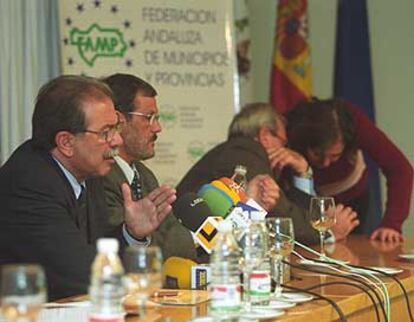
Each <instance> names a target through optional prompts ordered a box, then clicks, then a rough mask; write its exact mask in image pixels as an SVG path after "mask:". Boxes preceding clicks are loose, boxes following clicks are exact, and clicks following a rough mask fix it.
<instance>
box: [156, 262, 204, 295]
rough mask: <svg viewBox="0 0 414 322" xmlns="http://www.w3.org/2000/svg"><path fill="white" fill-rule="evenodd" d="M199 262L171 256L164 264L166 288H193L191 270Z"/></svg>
mask: <svg viewBox="0 0 414 322" xmlns="http://www.w3.org/2000/svg"><path fill="white" fill-rule="evenodd" d="M196 265H197V263H196V262H194V261H192V260H191V259H187V258H182V257H175V256H172V257H169V258H168V259H167V260H166V261H165V262H164V265H163V272H162V274H163V280H164V287H165V288H172V289H177V288H180V289H187V290H189V289H191V270H192V267H193V266H196Z"/></svg>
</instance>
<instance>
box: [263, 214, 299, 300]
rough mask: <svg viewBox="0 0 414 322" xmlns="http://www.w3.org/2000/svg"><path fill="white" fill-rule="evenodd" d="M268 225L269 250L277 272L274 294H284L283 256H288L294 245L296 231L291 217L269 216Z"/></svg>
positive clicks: (274, 269)
mask: <svg viewBox="0 0 414 322" xmlns="http://www.w3.org/2000/svg"><path fill="white" fill-rule="evenodd" d="M266 226H267V229H268V231H269V251H270V258H271V260H272V263H273V271H274V273H275V276H274V278H275V281H276V288H275V294H274V296H275V297H276V298H277V297H280V295H281V294H282V286H281V280H282V278H283V262H282V260H283V258H284V257H286V256H288V255H289V254H290V253H291V252H292V250H293V247H294V243H295V233H294V230H293V222H292V219H291V218H283V217H277V218H267V219H266Z"/></svg>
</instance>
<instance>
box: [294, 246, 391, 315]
mask: <svg viewBox="0 0 414 322" xmlns="http://www.w3.org/2000/svg"><path fill="white" fill-rule="evenodd" d="M294 244H296V245H298V246H299V247H301V248H303V249H305V250H307V251H308V252H310V253H312V254H314V255H316V256H319V257H322V254H320V253H318V252H317V251H315V250H313V249H312V248H310V247H307V246H305V245H303V244H301V243H299V242H298V241H294ZM293 253H294V254H296V255H297V256H298V257H300V258H302V259H305V260H310V261H318V260H314V259H309V258H306V257H304V256H302V255H300V254H299V253H297V252H295V251H293ZM323 258H324V259H326V260H327V261H328V263H329V264H335V265H336V266H340V267H344V268H346V269H348V270H351V271H352V275H355V276H357V277H359V278H360V279H363V280H365V281H367V282H368V283H370V284H374V287H375V288H377V289H378V291H379V292H380V293H381V295H382V297H383V298H384V305H382V301H381V300H380V299H379V303H381V308H384V311H385V321H386V322H390V321H391V309H390V307H391V304H390V297H389V294H388V289H387V286H386V285H385V283H384V282H383V281H382V280H381V279H380V278H378V277H377V276H375V275H374V274H373V273H371V272H369V271H368V270H365V269H356V268H352V267H351V266H349V265H347V264H346V263H344V262H343V261H340V260H335V259H333V258H329V257H327V256H324V257H323ZM327 267H328V268H330V269H332V270H336V271H338V272H340V273H342V274H345V275H350V272H346V271H342V270H340V269H338V268H336V267H333V266H327ZM318 273H320V272H318ZM323 274H326V272H323ZM364 275H367V276H369V277H370V278H371V279H372V280H373V281H375V282H376V283H378V284H379V285H380V286H379V287H377V286H376V283H373V281H371V280H370V279H369V278H367V277H366V276H364ZM339 276H340V277H343V276H342V275H339ZM348 278H350V279H353V280H354V281H356V282H359V283H362V281H360V280H359V279H356V278H355V277H352V278H351V276H348ZM365 286H367V285H365ZM369 288H370V289H371V287H369ZM374 294H375V296H376V297H377V298H378V294H377V293H376V292H374Z"/></svg>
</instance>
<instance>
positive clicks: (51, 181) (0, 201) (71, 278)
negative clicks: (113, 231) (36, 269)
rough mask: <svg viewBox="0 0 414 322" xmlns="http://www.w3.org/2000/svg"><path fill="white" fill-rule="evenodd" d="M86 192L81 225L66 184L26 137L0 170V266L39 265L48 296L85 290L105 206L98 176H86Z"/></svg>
mask: <svg viewBox="0 0 414 322" xmlns="http://www.w3.org/2000/svg"><path fill="white" fill-rule="evenodd" d="M86 193H87V195H86V207H87V210H86V212H87V221H88V227H87V229H81V228H80V227H78V225H77V220H76V218H77V216H78V210H79V208H78V205H77V201H76V199H75V195H74V192H73V189H72V186H71V185H70V183H69V181H68V180H67V179H66V177H65V175H64V173H63V172H62V170H61V168H60V167H59V166H58V164H57V163H56V161H55V160H54V159H53V158H52V157H51V155H50V154H49V153H48V152H45V151H41V150H38V149H36V148H34V147H33V145H32V142H31V141H27V142H25V143H24V144H22V145H21V146H20V147H19V148H18V149H17V150H16V151H15V152H14V153H13V155H12V156H11V157H10V159H9V160H8V161H7V162H6V163H5V164H4V165H3V166H2V167H1V168H0V205H1V207H2V210H1V212H0V264H4V263H29V262H32V263H40V264H41V265H42V266H43V267H44V269H45V271H46V277H47V283H48V290H49V298H50V299H56V298H61V297H66V296H70V295H74V294H80V293H85V292H86V291H87V286H88V284H89V273H90V267H91V263H92V261H93V258H94V257H95V241H96V239H97V238H99V237H102V236H104V231H103V225H102V223H103V222H104V216H105V214H106V211H107V209H106V205H105V199H104V192H103V186H102V183H101V181H100V179H91V180H87V181H86ZM118 237H120V230H119V229H118Z"/></svg>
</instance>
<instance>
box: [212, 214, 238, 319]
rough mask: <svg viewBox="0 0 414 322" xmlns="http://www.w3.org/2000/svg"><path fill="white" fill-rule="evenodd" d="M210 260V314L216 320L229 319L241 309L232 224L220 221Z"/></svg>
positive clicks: (235, 243)
mask: <svg viewBox="0 0 414 322" xmlns="http://www.w3.org/2000/svg"><path fill="white" fill-rule="evenodd" d="M218 231H219V235H218V237H217V242H216V244H215V247H214V249H213V253H212V255H211V258H210V265H211V283H210V288H209V290H210V294H211V314H212V315H213V316H214V317H215V319H216V320H220V319H231V318H232V317H235V316H237V315H238V313H239V312H240V309H241V287H240V266H239V265H240V251H239V247H238V245H237V242H236V240H235V238H234V236H233V232H232V224H231V223H230V222H228V221H222V222H220V223H219V225H218Z"/></svg>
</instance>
